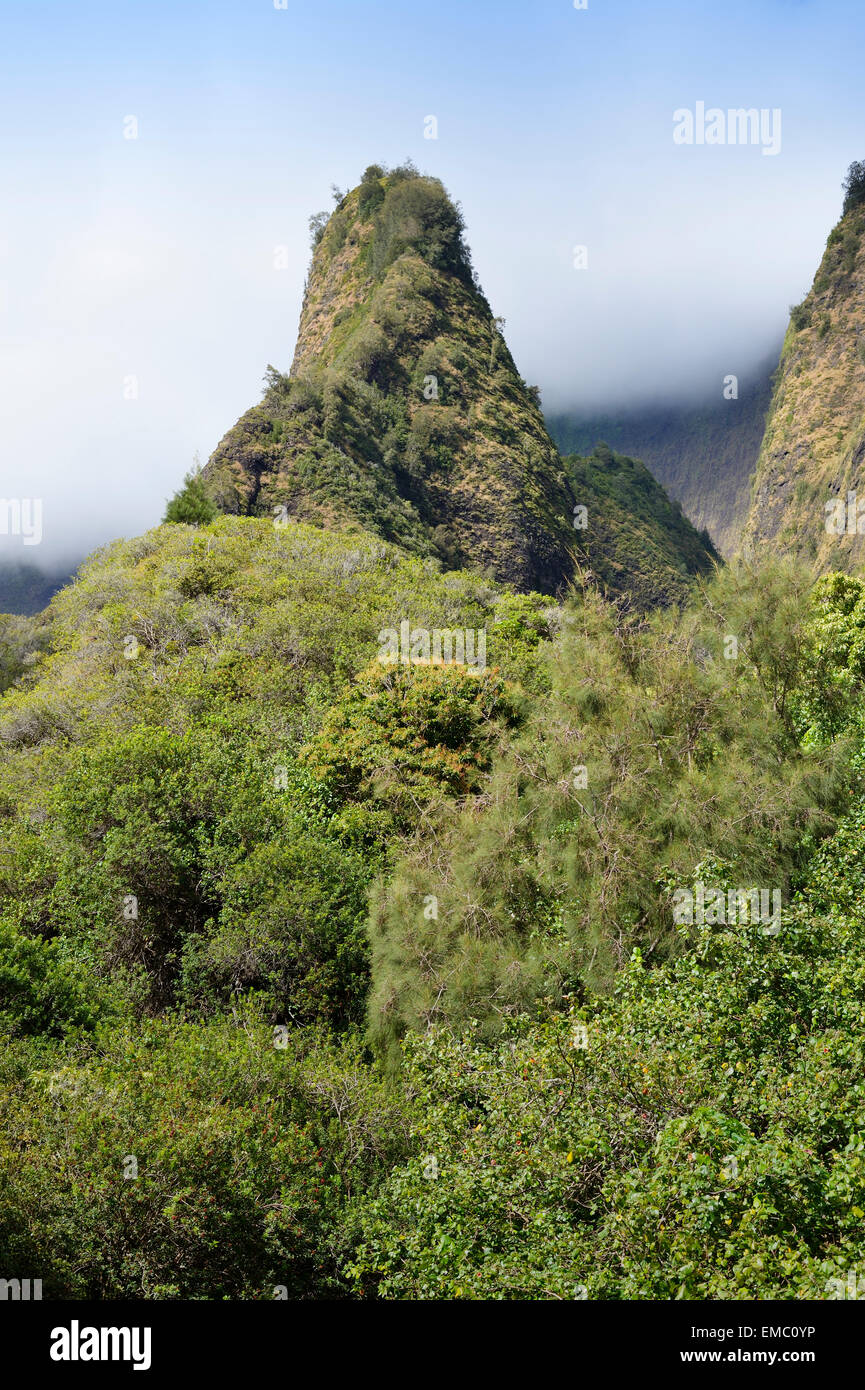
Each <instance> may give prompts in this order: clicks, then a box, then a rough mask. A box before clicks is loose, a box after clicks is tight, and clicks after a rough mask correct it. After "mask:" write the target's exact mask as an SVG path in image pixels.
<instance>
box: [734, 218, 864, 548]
mask: <svg viewBox="0 0 865 1390" xmlns="http://www.w3.org/2000/svg"><path fill="white" fill-rule="evenodd" d="M863 230H865V204H863V203H861V202H860V203H858V204H856V205H854V206H852V207H850V208H849V210H848V211H846V212H845V214H844V216H843V217H842V218H841V221H840V222H839V223H838V225H837V226H836V227H835V228H834V230H833V231H832V233H831V234H830V236H829V240H828V241H827V243H826V251H825V254H824V256H823V260H822V261H821V264H820V269H819V270H818V271H817V275H816V277H815V279H814V283H813V285H812V287H811V290H810V291H809V293H808V294H807V295H806V297H805V299H804V300H803V301H802V303H801V304H799V305H797V306H795V308H794V309H793V310H792V312H791V315H790V324H789V327H788V330H787V335H786V337H785V339H784V347H783V349H782V352H781V361H780V365H779V368H778V374H777V380H776V385H775V392H774V395H773V398H772V404H771V408H770V411H769V416H768V419H767V423H766V434H765V437H764V440H763V445H762V448H761V450H760V456H759V459H758V461H757V471H756V475H755V479H754V485H753V488H752V492H751V505H750V511H749V514H748V519H747V524H746V527H745V533H744V539H743V546H742V551H743V554H744V555H745V557H746V558H754V559H757V558H759V556H760V554H761V553H765V552H766V551H767V550H773V551H777V552H782V551H790V552H792V553H795V554H798V555H802V556H804V557H806V558H807V559H810V560H814V561H816V562H817V564H818V566H819V567H820V568H821V569H845V570H853V569H856V568H858V567H859V566H861V564H862V563H863V561H865V247H863V235H862V234H863ZM850 493H853V494H856V495H857V498H856V499H852V502H853V504H852V506H850V508H849V516H848V494H850ZM859 516H861V518H862V520H858V517H859Z"/></svg>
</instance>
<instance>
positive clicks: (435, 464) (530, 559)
mask: <svg viewBox="0 0 865 1390" xmlns="http://www.w3.org/2000/svg"><path fill="white" fill-rule="evenodd" d="M203 476H204V480H205V483H206V486H207V488H208V490H209V492H210V494H211V496H212V497H213V498H214V500H215V501H216V502H217V505H218V506H219V507H220V508H221V509H222V510H224V511H228V512H235V513H242V514H257V515H268V514H273V515H274V516H276V517H283V518H285V519H289V520H290V519H295V520H303V521H309V522H313V523H315V524H318V525H322V526H328V527H335V528H339V529H346V528H348V529H350V528H363V529H365V530H367V531H372V532H374V533H376V534H378V535H380V536H382V537H383V538H385V539H387V540H390V541H393V542H395V543H397V544H399V545H401V546H402V547H404V548H405V549H406V550H408V551H411V552H414V553H419V554H426V555H432V556H435V557H437V558H438V559H439V560H440V561H441V562H442V563H443V564H444V565H445V566H447V567H449V568H457V567H472V568H479V569H482V570H485V571H487V572H488V573H489V574H490V575H491V576H492V577H493V578H494V579H496V580H497V581H501V582H508V583H511V584H513V585H515V586H516V587H518V588H520V589H536V590H540V591H542V592H545V593H557V592H559V591H561V590H562V589H563V588H565V587H566V586H567V585H568V584H569V583H570V581H571V580H572V579H573V578H574V576H575V573H576V572H577V570H578V569H581V568H585V567H588V568H590V569H591V568H593V563H594V560H595V559H596V558H599V557H600V553H601V550H603V553H604V556H606V553H607V550H608V548H609V545H610V537H611V533H610V528H606V529H604V528H602V527H594V528H593V526H592V517H594V518H595V520H599V519H600V516H601V514H602V513H605V512H606V511H608V510H609V502H608V500H605V497H604V495H603V493H602V492H597V491H592V488H591V484H590V482H589V481H588V480H584V486H583V493H581V495H580V497H579V498H578V497H576V495H575V493H574V491H573V488H572V486H571V483H570V481H569V478H568V475H567V472H566V469H565V467H564V464H563V461H562V459H561V457H560V455H559V453H558V451H557V449H556V447H555V445H554V444H553V442H552V440H551V439H550V436H549V434H548V433H547V430H546V427H545V424H544V420H543V416H542V414H541V410H540V403H539V399H538V393H537V391H536V390H534V389H533V388H531V387H529V386H527V384H526V383H525V381H524V380H523V379H522V377H521V376H520V374H519V372H518V371H517V368H516V366H515V364H514V361H513V358H512V357H511V354H510V352H509V350H508V347H507V344H506V343H505V340H504V338H503V336H502V332H501V323H500V321H498V320H496V319H495V318H494V317H493V314H492V312H491V309H490V306H489V304H488V303H487V301H486V299H485V297H484V295H483V293H482V291H481V289H480V287H479V285H478V282H477V277H476V275H475V273H474V271H473V269H472V266H471V262H470V257H469V253H468V250H467V248H466V246H465V242H464V240H463V224H462V219H461V216H460V214H459V211H458V209H457V208H456V207H455V206H454V204H453V203H452V202H451V201H450V199H449V198H448V196H447V194H446V192H445V190H444V188H443V187H442V185H441V184H440V183H439V181H438V180H437V179H432V178H426V177H422V176H420V175H419V174H418V173H417V172H416V171H415V170H414V169H413V168H411V167H406V168H402V169H396V170H393V171H391V172H390V173H386V172H385V171H384V170H383V169H381V168H379V167H378V166H372V167H371V168H370V169H368V170H367V172H366V174H365V175H364V178H363V181H362V183H361V184H360V186H359V187H358V188H355V189H354V190H352V191H351V192H350V193H348V194H346V195H345V196H344V197H343V198H342V200H341V201H340V203H339V205H338V206H337V208H336V209H335V211H334V212H333V213H332V215H331V216H330V218H329V219H328V220H327V222H326V224H325V225H323V226H321V225H319V226H318V228H317V232H316V244H315V248H314V253H313V258H312V265H311V268H310V272H309V278H308V282H307V287H306V294H305V298H304V304H303V311H302V314H301V321H300V330H299V334H298V339H297V347H296V350H295V354H294V361H293V363H292V367H291V372H290V374H289V375H288V376H282V375H281V374H280V373H278V372H276V371H275V370H274V369H272V368H270V369H268V377H267V386H266V390H265V393H264V398H263V400H262V401H261V403H260V404H259V405H257V406H254V407H253V408H252V409H251V410H249V411H247V413H246V414H245V415H244V416H243V417H242V418H241V419H240V420H239V421H238V423H237V425H235V427H234V428H233V429H232V430H230V431H229V433H228V434H227V435H226V436H225V438H224V439H223V440H222V442H221V443H220V444H219V446H218V448H217V449H216V451H215V452H214V454H213V456H212V458H211V459H210V461H209V463H208V464H207V467H206V468H205V470H204V475H203ZM587 489H588V493H587V494H586V495H583V494H584V493H586V490H587ZM659 491H660V490H659ZM587 502H588V503H590V504H595V503H596V505H590V506H589V525H588V526H587V527H585V528H583V529H580V530H577V529H575V527H574V515H575V512H574V509H575V507H576V506H578V505H583V504H585V503H587ZM647 518H648V519H647ZM633 521H634V525H635V526H636V527H638V528H641V527H645V526H651V527H654V526H656V525H657V524H658V522H657V520H656V518H655V514H654V512H653V511H652V509H651V508H650V509H648V512H647V513H646V514H645V515H635V516H634V519H633ZM618 525H619V521H618V518H617V527H618ZM697 548H698V549H700V546H699V545H698V547H697ZM656 554H660V550H658V551H656ZM690 558H691V557H690V555H689V556H688V557H687V558H684V559H683V556H682V555H679V554H678V553H677V555H676V557H675V563H674V565H673V574H672V576H671V574H667V573H666V572H664V573H662V574H659V575H654V576H653V575H647V574H642V575H641V576H640V585H639V587H640V593H641V594H645V593H647V592H651V593H652V595H653V600H654V601H657V602H664V601H666V600H667V598H668V595H669V592H670V588H671V583H672V587H673V588H674V589H677V586H678V585H679V581H680V579H681V575H682V574H684V573H686V572H687V571H688V567H689V564H690ZM701 559H702V562H704V563H705V565H706V567H708V566H709V564H710V563H711V558H710V552H709V549H703V550H702V556H701ZM680 562H681V563H680ZM607 572H608V573H609V574H610V575H611V576H613V575H615V577H616V583H615V585H614V589H613V591H614V592H616V593H618V594H621V593H625V594H627V593H628V592H629V590H628V584H629V577H628V575H627V573H626V572H625V570H624V569H623V567H621V566H619V567H616V566H613V567H612V568H610V567H608V569H607ZM654 581H657V582H654ZM622 586H624V587H622Z"/></svg>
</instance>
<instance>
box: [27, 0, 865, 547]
mask: <svg viewBox="0 0 865 1390" xmlns="http://www.w3.org/2000/svg"><path fill="white" fill-rule="evenodd" d="M863 38H865V7H863V6H862V5H861V2H860V3H854V0H801V2H799V0H747V3H745V0H730V2H729V3H721V0H712V2H711V3H710V2H709V0H687V3H686V0H668V2H666V3H663V2H659V3H648V0H645V2H643V3H640V0H588V8H587V9H586V10H576V9H575V8H574V5H573V0H533V2H532V3H525V4H517V3H511V2H510V0H502V2H496V0H460V2H459V3H457V0H437V2H436V3H427V4H424V3H396V2H395V0H391V2H390V3H385V2H384V0H379V3H375V2H373V3H361V0H354V3H346V0H314V3H299V0H288V3H287V8H286V9H284V10H283V9H279V10H277V9H276V8H275V6H274V3H273V0H171V3H163V0H147V3H143V2H142V0H112V3H101V2H100V3H96V2H95V0H76V3H74V4H73V3H71V0H69V3H61V2H60V0H39V3H33V0H26V2H25V0H0V176H2V183H0V188H2V193H0V422H2V435H0V438H2V446H0V449H2V452H0V495H2V496H40V497H42V498H43V501H44V531H45V540H44V543H43V546H42V547H41V548H40V555H39V558H48V557H53V556H55V555H57V556H62V555H64V554H69V555H78V554H80V553H81V551H82V550H83V549H85V548H89V547H91V546H92V545H94V544H96V543H97V542H100V541H103V540H106V539H109V538H110V537H112V536H114V535H119V534H136V533H138V532H141V531H143V530H145V529H147V527H149V526H151V525H153V524H154V523H155V522H157V521H158V520H159V517H160V515H161V512H162V508H163V505H164V500H165V498H166V497H167V496H168V495H169V494H170V493H171V492H172V491H174V489H175V488H176V486H177V485H178V483H179V481H180V478H181V477H182V474H183V472H184V471H185V470H186V468H188V467H189V465H190V463H191V461H192V457H193V455H194V453H195V452H196V451H198V453H199V455H200V457H201V459H202V460H204V459H206V458H207V456H208V455H209V453H210V452H211V450H212V449H213V447H214V446H215V445H216V443H217V442H218V440H219V438H220V436H221V435H222V434H223V433H224V431H225V430H226V429H227V428H228V427H229V426H230V425H232V424H233V423H234V421H235V419H236V418H237V417H238V415H239V414H240V413H241V412H242V411H243V410H244V409H245V408H246V407H247V406H248V405H250V404H252V403H253V402H254V401H255V400H256V399H257V398H258V393H259V388H260V383H261V378H262V375H263V372H264V369H265V366H266V365H267V363H268V362H272V363H274V365H276V366H278V367H281V368H283V369H286V368H287V367H288V365H289V364H290V361H291V356H292V350H293V345H294V338H295V333H296V328H297V318H298V314H299V310H300V304H301V298H302V293H303V281H304V276H305V271H306V266H307V262H308V255H309V252H308V233H307V219H308V218H309V216H310V214H311V213H313V212H316V211H318V210H319V209H321V208H325V207H328V206H330V205H331V198H330V192H329V189H330V185H331V184H332V183H335V184H337V185H338V186H339V187H342V188H346V187H349V186H351V185H353V184H354V183H356V182H357V181H358V180H359V178H360V175H361V174H362V172H363V169H364V168H365V167H366V165H367V164H369V163H371V162H373V161H377V162H386V163H395V162H398V161H400V160H402V159H404V158H405V157H406V156H410V157H411V158H413V159H414V160H415V162H416V163H417V164H418V165H419V167H421V168H422V169H423V170H425V171H427V172H430V173H434V174H437V175H439V176H440V177H441V178H442V179H443V180H444V182H445V184H446V185H447V187H448V189H449V191H450V192H451V194H452V196H453V197H455V198H456V199H458V200H459V201H460V203H461V204H462V207H463V211H464V214H465V217H466V221H467V224H468V240H469V243H470V245H471V247H472V251H473V255H474V260H475V264H476V266H477V268H478V271H479V274H480V278H481V281H482V284H483V286H484V288H485V290H486V293H487V296H488V298H489V299H490V302H491V304H492V306H493V309H494V312H496V313H497V314H501V315H503V316H504V317H505V319H506V324H507V326H506V335H507V337H508V341H509V343H510V345H511V348H512V350H513V352H514V355H515V357H516V360H517V363H518V366H519V367H520V370H521V371H522V372H523V374H524V375H525V376H526V378H527V379H528V380H529V381H531V382H533V383H537V384H538V385H540V387H541V389H542V393H543V398H544V402H545V405H546V406H547V407H548V408H551V409H554V408H555V409H561V408H564V407H567V406H573V407H574V408H579V409H583V410H587V411H588V410H592V409H596V408H602V407H603V408H609V407H611V406H612V407H615V406H618V405H622V404H627V403H631V402H639V401H643V400H646V399H656V398H664V399H670V398H677V397H679V396H706V397H711V396H713V395H720V391H721V382H722V378H723V376H724V375H726V374H727V373H730V372H734V373H736V374H737V375H739V377H740V380H742V381H744V380H747V378H748V375H749V373H751V372H752V371H753V369H754V366H755V364H756V363H757V362H758V361H760V360H762V359H763V358H764V357H765V356H766V354H767V353H768V352H769V351H771V350H772V349H773V348H774V347H775V346H777V344H778V343H779V342H780V338H781V335H782V333H783V329H784V326H785V322H786V315H787V310H788V306H789V304H790V303H791V302H793V301H796V300H798V299H800V298H801V297H802V295H803V293H804V292H805V290H806V289H807V288H808V285H809V284H810V281H811V278H812V276H813V273H814V270H815V269H816V266H817V262H818V260H819V257H820V254H821V252H822V249H823V246H824V244H825V240H826V236H827V235H828V232H829V231H830V229H831V227H832V225H833V224H834V222H835V221H836V220H837V217H838V214H839V211H840V202H841V193H840V181H841V178H842V176H843V174H844V171H845V170H846V167H847V165H848V164H849V163H850V161H851V160H852V159H854V158H865V120H863V114H865V111H863V107H865V98H863V94H862V84H861V77H860V68H861V53H862V50H863ZM698 101H703V102H705V104H706V106H707V107H713V106H716V107H719V108H721V109H724V110H726V109H728V108H731V107H748V108H751V107H754V108H758V109H762V108H766V109H768V110H773V109H775V108H779V109H780V111H781V121H782V125H781V131H782V141H781V149H780V152H779V153H778V154H777V156H764V155H763V154H762V151H761V149H760V148H759V147H755V146H743V145H730V144H727V145H721V146H714V147H709V146H707V145H702V146H697V145H693V146H677V145H675V144H674V142H673V139H672V132H673V112H674V111H675V110H677V109H681V108H695V107H696V103H697V102H698ZM429 115H434V116H435V117H436V119H437V122H438V138H437V139H435V140H428V139H424V118H425V117H427V116H429ZM130 116H134V117H135V118H136V120H137V123H138V137H137V139H134V140H133V139H125V138H124V121H125V119H126V118H127V117H130ZM126 128H127V129H128V128H129V127H128V123H127V127H126ZM577 245H582V246H586V247H587V248H588V268H587V269H586V270H577V269H575V268H574V247H575V246H577ZM277 246H279V247H285V248H286V253H285V254H286V259H287V263H288V264H287V269H283V270H277V269H275V267H274V248H275V247H277ZM130 396H131V397H132V398H129V397H130ZM125 397H126V398H125ZM34 553H35V552H34V550H33V549H31V550H29V551H28V552H27V553H25V554H23V555H22V554H21V550H20V543H19V542H18V541H17V538H9V539H4V538H0V558H3V557H7V558H9V557H13V556H14V557H15V558H26V559H29V560H32V559H33V558H34Z"/></svg>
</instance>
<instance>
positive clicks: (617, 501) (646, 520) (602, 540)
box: [565, 444, 720, 610]
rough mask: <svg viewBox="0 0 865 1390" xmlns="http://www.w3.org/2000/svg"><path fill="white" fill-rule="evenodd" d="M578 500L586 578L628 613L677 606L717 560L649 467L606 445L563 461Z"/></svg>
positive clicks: (706, 541) (709, 541)
mask: <svg viewBox="0 0 865 1390" xmlns="http://www.w3.org/2000/svg"><path fill="white" fill-rule="evenodd" d="M565 467H566V469H567V473H568V479H569V481H570V483H571V486H572V487H573V490H574V495H575V496H576V497H578V498H583V497H587V498H589V499H590V501H589V502H588V504H587V509H586V510H587V512H588V516H587V531H588V530H589V529H590V530H591V536H592V541H591V555H592V561H591V574H592V578H593V579H594V580H595V582H596V583H597V584H598V587H599V588H600V589H601V590H602V592H604V593H607V594H621V593H626V594H627V595H628V597H629V599H630V600H631V602H632V604H633V606H634V607H635V608H639V609H644V610H645V609H648V608H651V607H653V606H655V605H656V604H661V605H667V604H671V603H681V602H682V600H683V599H684V598H685V596H686V594H687V591H688V588H689V586H690V584H691V582H692V580H693V579H694V578H695V577H696V576H697V575H704V576H706V575H708V574H710V573H711V571H712V568H713V564H714V563H717V562H718V561H720V556H719V554H718V552H717V551H716V550H715V548H714V546H713V545H712V542H711V540H710V539H709V536H708V534H707V533H706V532H703V533H702V534H698V533H697V531H695V530H694V527H693V526H692V524H691V522H690V521H689V520H688V518H687V517H686V516H684V515H683V513H682V507H681V504H680V503H679V502H671V501H670V499H669V497H668V496H667V494H666V493H665V492H664V490H663V488H661V487H659V486H658V484H657V483H656V481H655V479H654V478H653V477H652V475H651V473H650V472H649V470H648V468H646V467H645V465H644V464H642V463H640V462H639V461H638V460H636V459H632V458H626V457H624V456H623V455H622V454H616V453H614V452H613V450H612V449H610V448H609V446H608V445H607V444H596V445H595V448H594V451H593V452H592V453H591V454H590V455H589V456H588V457H587V458H581V457H579V456H578V455H576V454H571V455H569V456H568V457H567V458H566V459H565Z"/></svg>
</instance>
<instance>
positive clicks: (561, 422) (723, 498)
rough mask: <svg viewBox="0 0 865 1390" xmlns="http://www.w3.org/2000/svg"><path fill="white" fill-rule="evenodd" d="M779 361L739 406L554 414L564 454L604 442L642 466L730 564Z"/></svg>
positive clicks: (753, 381) (745, 386)
mask: <svg viewBox="0 0 865 1390" xmlns="http://www.w3.org/2000/svg"><path fill="white" fill-rule="evenodd" d="M776 363H777V356H776V357H774V358H773V360H772V361H771V362H767V363H765V365H764V366H761V367H759V368H757V369H756V370H755V371H754V372H753V373H751V375H750V377H749V378H747V379H746V378H745V377H742V378H741V379H740V381H739V386H738V396H737V398H736V399H735V400H726V399H724V397H723V393H722V385H721V380H720V378H719V380H718V384H717V393H716V397H715V398H714V399H712V400H705V401H702V402H700V403H699V404H692V403H690V402H682V403H681V404H666V405H660V404H659V405H646V406H642V407H627V406H623V407H622V408H621V409H618V410H615V411H611V410H608V411H607V412H605V413H604V414H590V413H588V412H576V411H571V412H568V413H566V414H565V413H562V414H556V415H550V414H547V426H548V428H549V431H550V434H551V435H552V437H553V439H554V440H555V441H556V443H557V444H558V446H559V448H560V449H561V450H562V452H563V453H570V452H571V451H573V452H575V453H579V454H585V453H588V452H589V451H590V450H591V449H592V447H593V446H594V445H595V444H596V443H597V441H598V440H599V439H604V440H606V441H607V443H608V444H609V445H610V446H611V447H612V448H613V449H615V450H616V451H617V452H619V453H622V454H627V455H628V456H630V457H631V458H638V459H642V461H643V462H644V463H645V464H646V466H647V468H649V469H650V470H651V472H652V474H653V476H654V477H655V478H657V480H658V482H659V483H660V484H661V486H662V487H663V488H665V489H666V491H667V492H668V493H669V495H670V497H673V498H675V499H676V501H677V502H681V504H682V508H683V510H684V512H685V515H686V516H688V517H689V518H690V520H691V521H692V522H693V523H694V525H695V526H696V527H698V528H700V529H702V528H705V529H706V530H707V531H708V532H709V535H710V536H711V537H712V540H713V541H714V543H715V545H716V546H717V547H718V550H719V551H720V552H721V554H722V555H723V556H725V558H729V557H730V556H731V555H734V554H735V553H736V551H737V550H738V549H739V547H740V545H741V543H742V531H743V528H744V525H745V520H746V518H747V515H748V506H749V503H750V493H751V476H752V474H753V472H754V469H755V467H756V464H757V456H758V454H759V452H760V445H761V443H762V441H763V434H764V431H765V428H766V412H767V410H768V408H769V401H770V399H771V395H772V384H771V374H772V371H773V369H774V367H775V365H776Z"/></svg>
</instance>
